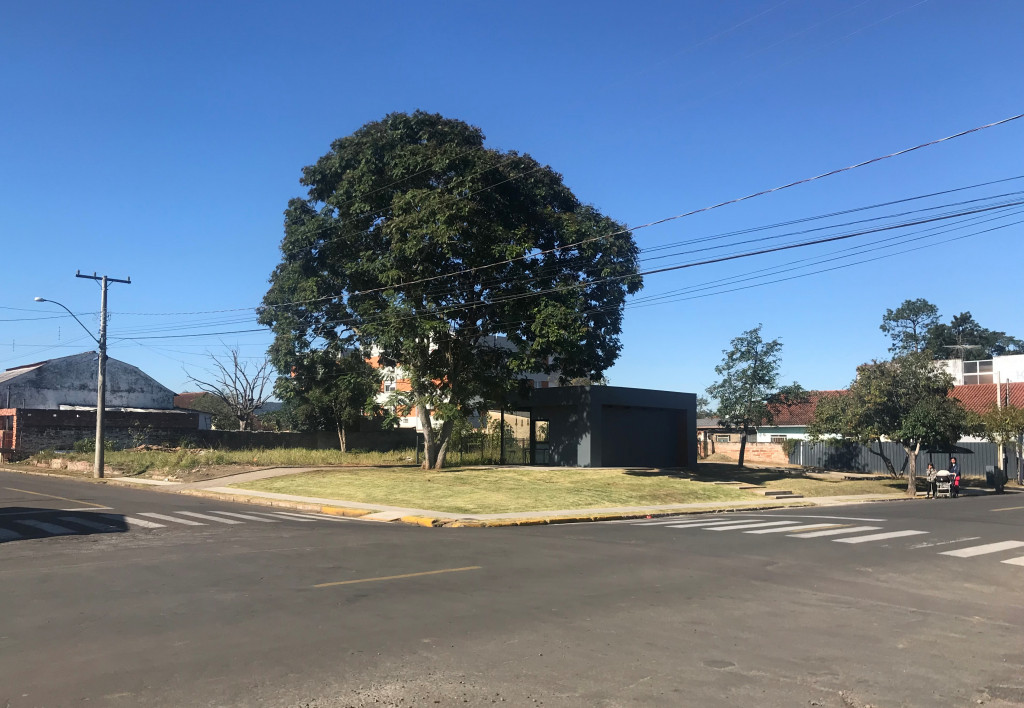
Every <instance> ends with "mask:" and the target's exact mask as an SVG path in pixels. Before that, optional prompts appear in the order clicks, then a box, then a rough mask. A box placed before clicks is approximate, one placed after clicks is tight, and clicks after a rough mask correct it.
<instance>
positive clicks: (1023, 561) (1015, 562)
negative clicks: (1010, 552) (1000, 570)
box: [1003, 556, 1024, 565]
mask: <svg viewBox="0 0 1024 708" xmlns="http://www.w3.org/2000/svg"><path fill="white" fill-rule="evenodd" d="M1003 563H1009V564H1010V565H1024V556H1021V557H1020V558H1010V559H1008V560H1004V561H1003Z"/></svg>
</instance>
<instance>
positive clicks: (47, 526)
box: [14, 519, 78, 536]
mask: <svg viewBox="0 0 1024 708" xmlns="http://www.w3.org/2000/svg"><path fill="white" fill-rule="evenodd" d="M14 523H16V524H18V525H20V526H28V527H29V528H33V529H36V530H38V531H45V532H46V533H48V534H50V535H51V536H67V535H68V534H71V533H78V532H77V531H75V530H74V529H69V528H67V527H65V526H58V525H57V524H51V523H48V522H46V521H38V520H37V519H21V520H19V521H15V522H14Z"/></svg>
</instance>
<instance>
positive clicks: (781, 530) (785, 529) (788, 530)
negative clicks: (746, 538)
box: [743, 524, 839, 533]
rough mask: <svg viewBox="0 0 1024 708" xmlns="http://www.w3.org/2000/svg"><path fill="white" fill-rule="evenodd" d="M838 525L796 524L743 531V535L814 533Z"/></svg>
mask: <svg viewBox="0 0 1024 708" xmlns="http://www.w3.org/2000/svg"><path fill="white" fill-rule="evenodd" d="M836 526H839V524H798V525H797V526H783V527H782V528H775V529H757V530H755V531H744V532H743V533H794V532H796V531H798V530H799V531H815V530H817V529H831V528H835V527H836Z"/></svg>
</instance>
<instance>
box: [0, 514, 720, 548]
mask: <svg viewBox="0 0 1024 708" xmlns="http://www.w3.org/2000/svg"><path fill="white" fill-rule="evenodd" d="M62 511H63V510H62ZM83 511H90V512H91V511H92V509H91V508H89V509H84V510H83ZM25 513H26V514H32V513H33V512H31V511H29V512H25ZM47 513H50V512H47ZM65 514H66V515H63V516H57V517H53V516H44V517H43V518H45V519H46V520H45V521H44V520H42V519H39V518H15V517H17V516H21V514H8V515H6V516H7V517H8V518H4V516H3V515H0V522H2V523H0V543H3V542H7V541H19V540H27V539H39V538H45V537H48V536H71V535H89V534H95V533H117V532H123V531H129V530H131V531H137V530H140V529H167V528H168V527H174V526H211V525H216V524H224V525H228V526H238V525H244V524H245V523H246V522H257V523H260V524H280V523H286V522H289V521H292V522H295V523H316V522H318V521H321V522H333V523H340V522H349V523H351V522H353V521H354V520H353V519H350V518H345V517H339V516H334V515H331V514H323V513H316V512H310V513H298V512H288V511H265V512H263V511H253V512H248V513H242V512H238V511H222V510H217V509H209V510H204V511H202V512H199V511H186V510H173V511H167V512H165V513H157V512H154V511H140V512H134V513H133V514H132V515H130V516H129V515H125V514H119V513H116V512H112V511H111V512H104V513H88V514H86V513H67V512H66V511H65ZM718 523H724V522H718ZM730 523H731V522H730Z"/></svg>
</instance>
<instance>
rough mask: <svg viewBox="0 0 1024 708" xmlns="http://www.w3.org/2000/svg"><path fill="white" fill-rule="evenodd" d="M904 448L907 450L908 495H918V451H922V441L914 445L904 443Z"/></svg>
mask: <svg viewBox="0 0 1024 708" xmlns="http://www.w3.org/2000/svg"><path fill="white" fill-rule="evenodd" d="M903 449H904V450H906V452H907V496H908V497H913V496H916V495H917V453H919V452H920V451H921V443H917V444H916V445H914V446H913V447H911V446H910V445H906V444H904V445H903Z"/></svg>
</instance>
